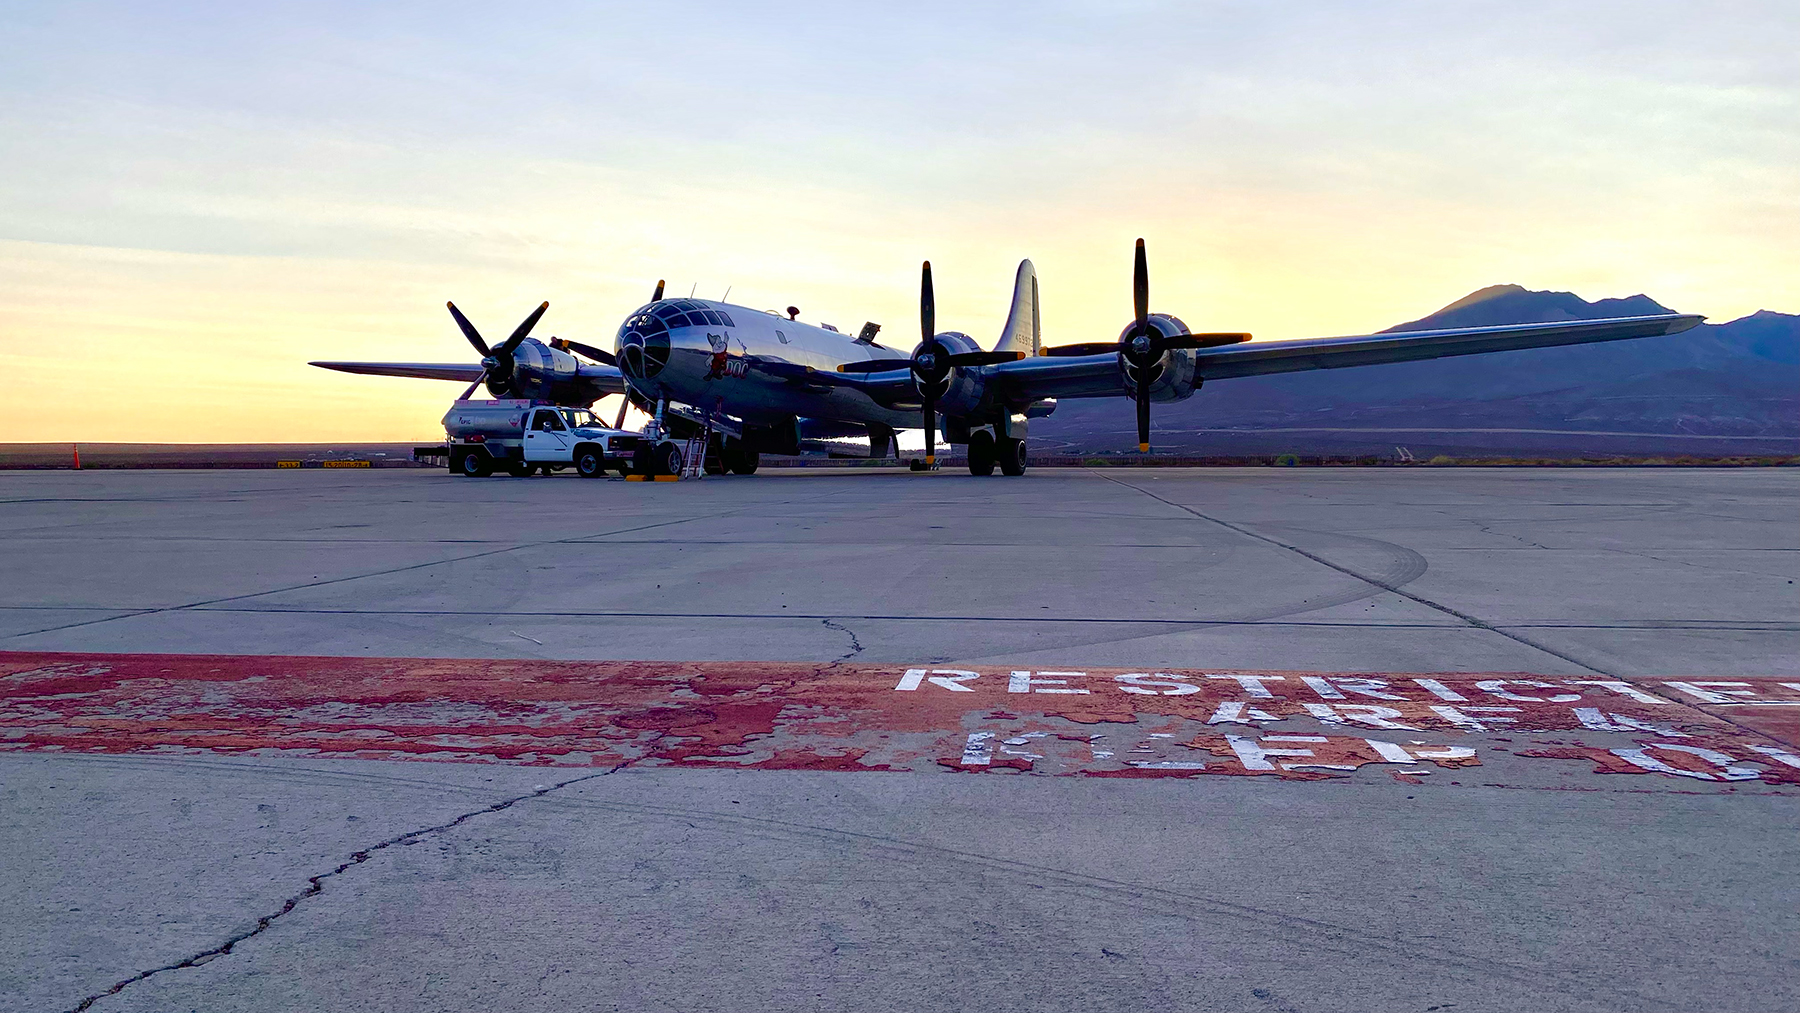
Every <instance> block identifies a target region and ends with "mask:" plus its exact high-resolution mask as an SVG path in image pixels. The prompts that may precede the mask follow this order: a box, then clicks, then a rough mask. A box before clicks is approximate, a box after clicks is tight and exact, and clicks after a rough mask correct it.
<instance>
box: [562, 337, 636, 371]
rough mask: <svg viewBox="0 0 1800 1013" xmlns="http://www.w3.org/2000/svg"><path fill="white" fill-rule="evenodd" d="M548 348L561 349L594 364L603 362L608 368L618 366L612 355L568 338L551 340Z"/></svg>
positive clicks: (617, 361)
mask: <svg viewBox="0 0 1800 1013" xmlns="http://www.w3.org/2000/svg"><path fill="white" fill-rule="evenodd" d="M550 347H551V348H561V349H564V350H566V351H570V352H575V353H578V354H580V355H585V356H587V357H588V358H590V359H592V360H594V361H595V362H604V363H606V364H607V365H608V366H617V365H618V364H619V360H618V359H617V358H616V357H615V356H614V355H613V353H611V352H608V351H605V350H603V349H599V348H595V347H594V346H593V345H584V344H582V343H581V342H579V341H570V340H569V339H568V338H551V339H550Z"/></svg>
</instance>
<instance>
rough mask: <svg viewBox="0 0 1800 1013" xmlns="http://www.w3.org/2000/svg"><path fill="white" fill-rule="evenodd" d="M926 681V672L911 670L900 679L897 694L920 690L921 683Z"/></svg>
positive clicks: (921, 669) (918, 669) (920, 669)
mask: <svg viewBox="0 0 1800 1013" xmlns="http://www.w3.org/2000/svg"><path fill="white" fill-rule="evenodd" d="M924 681H925V670H924V669H923V668H909V669H907V670H906V674H905V675H903V676H901V677H900V684H899V685H898V686H895V687H894V689H895V690H896V691H897V692H901V693H910V692H912V691H913V690H915V689H918V688H919V683H921V682H924Z"/></svg>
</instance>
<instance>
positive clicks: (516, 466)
mask: <svg viewBox="0 0 1800 1013" xmlns="http://www.w3.org/2000/svg"><path fill="white" fill-rule="evenodd" d="M536 471H537V465H535V464H532V463H531V462H530V461H507V462H506V473H507V474H508V475H511V476H512V477H514V478H530V477H531V476H532V474H533V473H534V472H536Z"/></svg>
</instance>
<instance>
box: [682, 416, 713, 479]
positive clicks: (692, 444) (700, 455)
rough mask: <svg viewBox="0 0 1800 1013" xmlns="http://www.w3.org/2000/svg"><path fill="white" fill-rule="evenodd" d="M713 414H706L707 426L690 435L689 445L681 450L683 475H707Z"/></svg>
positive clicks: (697, 476) (693, 476)
mask: <svg viewBox="0 0 1800 1013" xmlns="http://www.w3.org/2000/svg"><path fill="white" fill-rule="evenodd" d="M712 437H713V425H712V416H711V415H710V414H709V415H707V416H706V427H705V428H703V429H701V430H700V431H699V432H698V433H697V434H695V435H693V436H690V437H688V440H687V445H686V446H685V447H683V448H682V450H681V477H682V478H705V477H706V448H708V447H710V446H712Z"/></svg>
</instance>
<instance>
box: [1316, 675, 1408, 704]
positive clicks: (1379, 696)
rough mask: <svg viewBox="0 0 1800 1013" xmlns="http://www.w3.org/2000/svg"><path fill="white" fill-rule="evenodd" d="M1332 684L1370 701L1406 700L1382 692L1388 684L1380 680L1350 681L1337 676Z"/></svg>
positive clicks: (1356, 679)
mask: <svg viewBox="0 0 1800 1013" xmlns="http://www.w3.org/2000/svg"><path fill="white" fill-rule="evenodd" d="M1332 682H1334V683H1336V685H1337V687H1338V688H1339V689H1343V690H1348V691H1350V692H1352V693H1355V694H1356V695H1357V696H1366V697H1369V698H1370V699H1372V700H1399V701H1402V702H1404V701H1405V700H1406V697H1403V696H1395V695H1394V694H1392V693H1386V692H1383V690H1386V689H1387V688H1388V684H1387V683H1386V682H1384V681H1383V680H1381V679H1363V678H1355V679H1351V678H1347V677H1345V676H1339V677H1337V678H1336V679H1333V680H1332Z"/></svg>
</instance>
